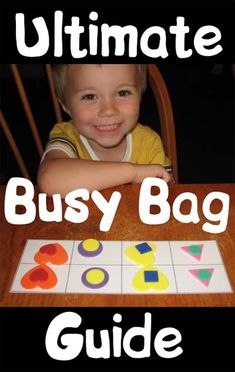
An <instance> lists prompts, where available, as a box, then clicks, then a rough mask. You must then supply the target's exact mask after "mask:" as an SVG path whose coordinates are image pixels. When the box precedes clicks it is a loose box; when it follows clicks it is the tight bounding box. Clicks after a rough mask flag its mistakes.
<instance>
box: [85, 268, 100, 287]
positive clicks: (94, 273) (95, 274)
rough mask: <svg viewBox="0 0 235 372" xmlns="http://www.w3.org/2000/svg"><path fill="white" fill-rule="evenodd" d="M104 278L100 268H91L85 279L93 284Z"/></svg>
mask: <svg viewBox="0 0 235 372" xmlns="http://www.w3.org/2000/svg"><path fill="white" fill-rule="evenodd" d="M104 278H105V274H104V272H103V271H102V270H100V269H91V270H90V271H88V273H87V274H86V280H87V281H88V283H90V284H94V285H96V284H100V283H102V282H103V280H104Z"/></svg>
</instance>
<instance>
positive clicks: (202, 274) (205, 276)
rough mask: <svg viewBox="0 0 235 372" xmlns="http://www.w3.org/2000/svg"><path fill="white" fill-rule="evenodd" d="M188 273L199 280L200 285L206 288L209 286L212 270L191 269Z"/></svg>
mask: <svg viewBox="0 0 235 372" xmlns="http://www.w3.org/2000/svg"><path fill="white" fill-rule="evenodd" d="M189 272H190V273H191V274H192V275H193V276H194V277H195V278H197V279H198V280H199V282H200V283H202V284H203V285H205V286H206V287H208V286H209V284H210V281H211V278H212V275H213V272H214V269H213V268H207V269H193V270H189Z"/></svg>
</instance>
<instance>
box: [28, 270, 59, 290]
mask: <svg viewBox="0 0 235 372" xmlns="http://www.w3.org/2000/svg"><path fill="white" fill-rule="evenodd" d="M56 283H57V277H56V274H55V273H54V271H53V270H52V269H51V268H50V267H49V266H47V265H38V266H35V267H33V268H32V269H31V270H29V271H27V272H26V273H25V274H24V276H23V277H22V279H21V285H22V287H23V288H25V289H33V288H36V287H39V288H42V289H50V288H53V287H54V286H55V285H56Z"/></svg>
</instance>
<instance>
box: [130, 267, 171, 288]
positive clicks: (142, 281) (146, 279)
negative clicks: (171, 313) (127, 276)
mask: <svg viewBox="0 0 235 372" xmlns="http://www.w3.org/2000/svg"><path fill="white" fill-rule="evenodd" d="M132 287H133V289H134V290H136V291H137V292H147V291H149V290H154V291H156V292H161V291H164V290H166V289H167V288H168V287H169V280H168V278H167V277H166V275H165V274H163V272H162V271H160V270H159V269H156V268H154V267H153V266H148V267H144V268H142V269H141V270H139V271H138V272H137V273H136V274H135V276H134V277H133V279H132Z"/></svg>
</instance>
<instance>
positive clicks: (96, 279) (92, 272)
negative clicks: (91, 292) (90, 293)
mask: <svg viewBox="0 0 235 372" xmlns="http://www.w3.org/2000/svg"><path fill="white" fill-rule="evenodd" d="M81 280H82V283H83V284H84V285H85V286H86V287H88V288H92V289H97V288H102V287H104V286H105V285H106V284H107V283H108V281H109V274H108V272H107V271H106V270H104V269H101V268H100V267H92V268H90V269H88V270H86V271H84V272H83V274H82V277H81Z"/></svg>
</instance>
